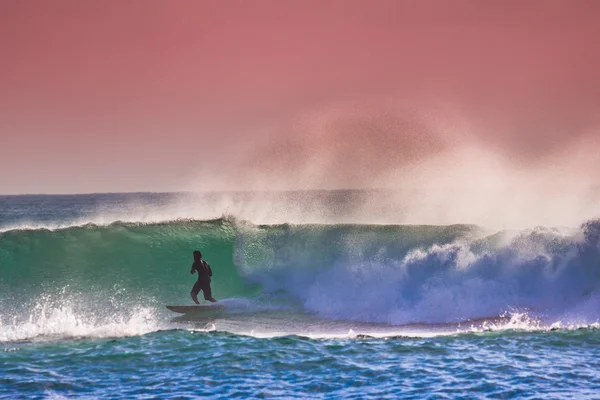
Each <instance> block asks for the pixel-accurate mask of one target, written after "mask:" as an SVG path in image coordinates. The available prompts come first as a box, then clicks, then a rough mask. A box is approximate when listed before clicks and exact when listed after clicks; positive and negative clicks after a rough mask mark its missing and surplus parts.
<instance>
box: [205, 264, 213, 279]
mask: <svg viewBox="0 0 600 400" xmlns="http://www.w3.org/2000/svg"><path fill="white" fill-rule="evenodd" d="M206 266H207V267H208V276H212V269H210V264H208V263H206Z"/></svg>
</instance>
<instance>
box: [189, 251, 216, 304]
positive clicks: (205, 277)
mask: <svg viewBox="0 0 600 400" xmlns="http://www.w3.org/2000/svg"><path fill="white" fill-rule="evenodd" d="M196 271H198V281H197V282H196V284H195V285H194V287H193V288H192V293H191V295H192V300H194V303H196V304H200V302H199V301H198V293H200V291H201V290H202V292H204V300H208V301H210V302H212V303H214V302H216V301H217V300H215V299H214V298H213V297H212V290H211V289H210V277H211V276H212V270H211V269H210V265H208V263H207V262H206V261H204V260H203V259H202V253H200V252H199V251H198V250H195V251H194V263H193V264H192V269H191V271H190V274H194V273H195V272H196Z"/></svg>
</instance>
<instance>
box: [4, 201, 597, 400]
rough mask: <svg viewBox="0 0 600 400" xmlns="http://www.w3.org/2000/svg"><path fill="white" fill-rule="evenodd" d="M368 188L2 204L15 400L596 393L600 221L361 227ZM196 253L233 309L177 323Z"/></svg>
mask: <svg viewBox="0 0 600 400" xmlns="http://www.w3.org/2000/svg"><path fill="white" fill-rule="evenodd" d="M371 195H372V194H370V193H364V192H315V193H306V194H302V195H301V196H299V194H298V193H288V194H285V193H284V194H279V195H278V196H277V198H276V199H273V198H271V199H269V201H266V202H265V201H264V200H265V199H264V198H260V201H257V199H258V198H257V197H256V196H255V195H252V194H231V193H229V194H209V195H192V194H149V193H137V194H103V195H77V196H0V349H2V352H0V397H2V398H10V399H14V398H124V397H125V398H197V397H214V398H230V397H240V398H264V397H274V398H577V399H579V398H599V397H600V373H599V372H598V371H599V370H600V368H599V367H600V361H598V360H599V357H598V356H599V355H600V354H599V353H600V329H599V328H600V324H599V323H598V321H599V320H600V312H599V311H600V308H599V305H600V296H599V294H600V221H594V220H592V221H586V222H584V223H583V224H582V225H581V226H579V227H570V228H561V229H557V228H553V227H537V228H535V229H524V230H518V231H516V230H513V231H490V230H488V229H484V228H482V227H478V226H474V225H464V224H463V225H461V224H457V225H449V226H414V225H380V224H377V225H374V224H367V223H364V219H365V218H364V217H362V219H361V218H359V221H358V222H357V221H350V222H348V220H350V219H351V218H350V217H351V216H352V210H354V209H356V206H357V204H359V203H361V202H362V201H363V200H364V198H365V197H368V196H371ZM265 204H266V207H265ZM286 207H288V208H290V212H289V214H288V215H289V216H290V218H288V219H287V220H286V218H285V215H286ZM315 211H316V214H315V213H314V212H315ZM389 211H390V210H382V213H386V212H389ZM248 215H253V216H254V217H256V218H254V219H250V218H248V219H246V218H244V217H245V216H248ZM267 215H269V216H270V218H273V217H272V216H273V215H275V217H274V219H275V222H269V223H266V222H264V220H265V219H267V217H266V216H267ZM261 218H263V220H262V221H261ZM302 219H303V220H304V221H301V220H302ZM331 221H337V222H331ZM341 222H344V223H341ZM194 249H200V250H202V251H203V253H204V255H205V258H206V259H207V261H208V262H209V263H210V264H211V266H212V268H213V271H214V277H213V284H212V287H213V293H214V296H215V297H216V298H217V299H220V300H221V301H220V303H218V304H221V306H222V307H220V308H214V309H210V310H208V311H205V312H202V313H197V314H188V315H180V314H174V313H172V312H170V311H168V310H167V309H166V308H165V307H164V306H165V305H166V304H191V299H190V297H189V291H190V289H191V287H192V285H193V284H194V277H193V276H191V275H190V274H189V267H190V265H191V262H192V254H191V252H192V250H194Z"/></svg>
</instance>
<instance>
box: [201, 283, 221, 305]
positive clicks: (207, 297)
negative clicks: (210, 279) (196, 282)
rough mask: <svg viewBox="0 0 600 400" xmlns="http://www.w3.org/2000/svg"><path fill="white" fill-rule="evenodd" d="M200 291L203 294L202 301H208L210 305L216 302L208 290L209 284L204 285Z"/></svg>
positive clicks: (209, 289)
mask: <svg viewBox="0 0 600 400" xmlns="http://www.w3.org/2000/svg"><path fill="white" fill-rule="evenodd" d="M202 291H203V292H204V300H206V301H210V302H211V303H214V302H216V301H217V300H215V299H214V298H213V297H212V290H211V288H210V283H207V284H206V285H204V286H203V287H202Z"/></svg>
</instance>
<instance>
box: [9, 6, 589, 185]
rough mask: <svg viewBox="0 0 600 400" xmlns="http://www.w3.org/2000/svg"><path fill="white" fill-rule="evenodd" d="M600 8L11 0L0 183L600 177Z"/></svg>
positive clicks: (258, 182)
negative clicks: (474, 176)
mask: <svg viewBox="0 0 600 400" xmlns="http://www.w3.org/2000/svg"><path fill="white" fill-rule="evenodd" d="M598 21H600V2H598V1H584V0H581V1H572V2H568V1H551V0H548V1H510V0H508V1H412V0H411V1H401V0H393V1H385V0H375V1H366V0H364V1H351V0H345V1H321V0H319V1H280V0H274V1H260V0H258V1H245V0H240V1H228V0H225V1H222V0H218V1H217V0H215V1H209V0H207V1H196V0H193V1H184V0H179V1H150V0H139V1H127V0H125V1H121V0H119V1H117V0H103V1H93V0H92V1H78V0H72V1H70V0H66V1H61V0H55V1H28V0H3V1H2V2H0V54H1V57H2V60H1V61H0V135H1V136H0V137H1V141H0V193H78V192H105V191H170V190H206V189H252V188H259V189H269V188H273V189H282V188H283V189H286V188H300V189H306V188H369V187H399V186H403V185H416V184H418V185H427V184H431V185H437V184H438V182H437V181H436V179H434V177H435V178H437V179H439V180H441V181H443V182H445V183H446V184H450V185H451V184H459V183H460V184H465V183H467V184H468V183H469V182H470V181H471V175H472V174H473V175H476V178H475V179H474V180H473V182H475V184H481V183H482V182H486V183H487V184H502V183H503V182H504V183H506V184H512V183H515V182H519V183H522V182H524V181H527V182H528V183H529V182H535V183H537V184H541V185H545V184H553V183H554V184H557V183H564V182H566V183H569V182H571V183H573V182H575V183H577V184H578V185H580V186H581V185H592V184H598V183H600V173H599V172H598V171H600V162H599V160H600V156H599V154H598V149H600V140H599V137H600V130H599V128H600V23H599V22H598Z"/></svg>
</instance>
